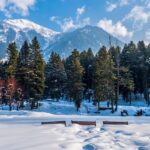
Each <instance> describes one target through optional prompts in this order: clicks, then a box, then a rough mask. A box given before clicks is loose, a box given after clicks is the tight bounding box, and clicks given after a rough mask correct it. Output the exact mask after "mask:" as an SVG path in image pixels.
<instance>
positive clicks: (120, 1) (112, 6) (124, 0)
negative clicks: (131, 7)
mask: <svg viewBox="0 0 150 150" xmlns="http://www.w3.org/2000/svg"><path fill="white" fill-rule="evenodd" d="M128 4H129V0H118V1H117V2H115V3H111V2H109V1H106V5H107V6H106V11H107V12H112V11H113V10H115V9H116V8H118V7H123V6H126V5H128Z"/></svg>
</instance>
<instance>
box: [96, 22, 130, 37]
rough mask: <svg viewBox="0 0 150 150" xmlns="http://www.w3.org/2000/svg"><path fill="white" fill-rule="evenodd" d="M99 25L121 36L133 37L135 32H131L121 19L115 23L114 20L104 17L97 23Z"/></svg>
mask: <svg viewBox="0 0 150 150" xmlns="http://www.w3.org/2000/svg"><path fill="white" fill-rule="evenodd" d="M97 26H98V27H100V28H102V29H104V30H105V31H107V32H108V33H110V34H112V35H114V36H116V37H119V38H131V37H132V36H133V32H129V31H128V29H127V28H126V27H125V26H124V25H123V24H122V23H121V22H120V21H118V22H117V23H115V24H113V22H112V20H107V19H103V20H100V21H99V22H98V23H97Z"/></svg>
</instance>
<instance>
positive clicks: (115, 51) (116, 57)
mask: <svg viewBox="0 0 150 150" xmlns="http://www.w3.org/2000/svg"><path fill="white" fill-rule="evenodd" d="M109 53H110V55H111V58H112V59H113V62H114V64H115V69H116V71H115V76H116V84H115V85H116V87H115V89H116V90H115V91H116V92H115V93H116V96H115V97H116V98H115V99H116V100H115V105H116V108H115V110H116V111H117V108H118V99H119V88H120V47H116V48H115V47H111V48H110V49H109Z"/></svg>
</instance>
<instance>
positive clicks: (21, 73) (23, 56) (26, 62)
mask: <svg viewBox="0 0 150 150" xmlns="http://www.w3.org/2000/svg"><path fill="white" fill-rule="evenodd" d="M32 73H33V70H32V62H31V50H30V47H29V44H28V42H27V41H25V42H24V43H23V45H22V47H21V49H20V52H19V58H18V62H17V72H16V79H17V82H18V84H19V85H21V86H22V88H23V89H24V98H25V99H29V98H30V95H29V89H30V86H29V85H30V82H31V79H30V76H31V75H30V74H32Z"/></svg>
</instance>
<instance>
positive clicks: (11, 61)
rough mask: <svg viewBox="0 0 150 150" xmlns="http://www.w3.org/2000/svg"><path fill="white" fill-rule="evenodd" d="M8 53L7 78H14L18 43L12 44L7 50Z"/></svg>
mask: <svg viewBox="0 0 150 150" xmlns="http://www.w3.org/2000/svg"><path fill="white" fill-rule="evenodd" d="M7 53H8V65H7V67H6V74H7V78H14V77H15V74H16V65H17V59H18V51H17V47H16V43H15V42H13V43H10V44H9V45H8V48H7Z"/></svg>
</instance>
